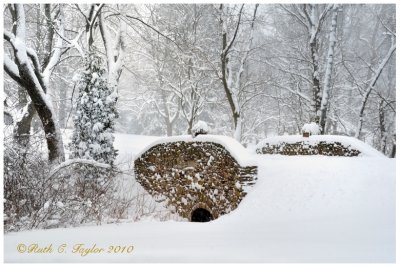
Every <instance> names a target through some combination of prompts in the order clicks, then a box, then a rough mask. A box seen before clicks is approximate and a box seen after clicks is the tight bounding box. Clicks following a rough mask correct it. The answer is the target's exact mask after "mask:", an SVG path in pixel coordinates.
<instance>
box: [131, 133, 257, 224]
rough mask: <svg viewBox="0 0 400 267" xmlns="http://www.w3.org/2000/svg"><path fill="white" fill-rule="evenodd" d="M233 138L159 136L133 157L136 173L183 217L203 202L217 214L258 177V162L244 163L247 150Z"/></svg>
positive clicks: (225, 210) (231, 207)
mask: <svg viewBox="0 0 400 267" xmlns="http://www.w3.org/2000/svg"><path fill="white" fill-rule="evenodd" d="M230 139H231V138H226V137H217V136H207V135H199V136H197V137H195V138H192V137H191V136H175V137H169V138H161V139H159V140H157V141H156V142H155V143H153V144H152V145H150V146H149V148H147V149H146V150H145V151H144V152H143V153H141V154H139V155H138V156H137V158H136V159H135V167H134V168H135V174H136V179H137V181H138V182H139V183H140V184H141V185H142V186H143V187H144V188H145V189H146V190H147V191H148V192H149V193H150V194H151V195H153V196H154V197H155V198H156V199H157V200H159V201H165V203H166V205H168V206H170V207H172V208H173V209H175V211H176V212H177V213H178V214H179V215H181V216H182V217H184V218H188V219H189V220H191V217H192V212H193V211H194V210H196V209H197V208H202V209H206V210H207V211H209V212H210V213H211V215H212V218H213V219H216V218H218V217H219V216H221V215H223V214H226V213H229V212H230V211H232V210H234V209H236V207H237V206H238V204H239V203H240V201H241V200H242V199H243V197H244V196H245V195H246V188H247V187H248V186H250V185H252V184H254V182H255V180H256V174H257V167H255V166H249V165H241V164H240V163H242V162H244V159H243V157H244V156H245V154H240V153H241V152H243V153H245V151H246V150H245V149H244V148H243V147H242V146H241V145H240V144H239V143H238V142H237V141H235V140H233V139H232V140H233V141H234V142H233V141H232V140H230ZM246 153H247V152H246ZM237 158H238V159H240V163H239V161H238V160H237Z"/></svg>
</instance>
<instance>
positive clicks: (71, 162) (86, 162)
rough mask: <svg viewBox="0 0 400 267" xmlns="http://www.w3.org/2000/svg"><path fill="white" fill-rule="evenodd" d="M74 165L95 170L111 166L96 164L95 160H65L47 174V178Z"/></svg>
mask: <svg viewBox="0 0 400 267" xmlns="http://www.w3.org/2000/svg"><path fill="white" fill-rule="evenodd" d="M74 164H83V165H90V166H93V167H97V168H103V169H110V168H111V165H110V164H106V163H101V162H97V161H95V160H91V159H70V160H66V161H64V162H63V163H61V164H59V165H57V166H55V167H54V168H53V169H52V170H51V171H50V173H49V175H48V178H51V177H53V176H54V175H55V174H56V173H58V172H59V171H60V170H62V169H64V168H66V167H68V166H71V165H74Z"/></svg>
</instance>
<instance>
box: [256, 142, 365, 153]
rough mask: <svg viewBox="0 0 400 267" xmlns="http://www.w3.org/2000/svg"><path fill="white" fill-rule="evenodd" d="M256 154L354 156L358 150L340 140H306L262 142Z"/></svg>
mask: <svg viewBox="0 0 400 267" xmlns="http://www.w3.org/2000/svg"><path fill="white" fill-rule="evenodd" d="M256 152H257V154H280V155H289V156H292V155H324V156H342V157H356V156H358V155H359V154H360V151H358V150H357V149H353V148H350V147H347V146H344V145H343V144H341V143H340V142H327V141H320V142H318V143H315V144H310V143H308V142H307V141H300V142H295V143H287V142H282V143H280V144H274V145H270V144H268V143H266V144H264V145H263V146H262V147H260V148H257V150H256Z"/></svg>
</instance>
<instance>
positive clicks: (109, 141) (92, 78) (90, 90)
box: [71, 53, 118, 164]
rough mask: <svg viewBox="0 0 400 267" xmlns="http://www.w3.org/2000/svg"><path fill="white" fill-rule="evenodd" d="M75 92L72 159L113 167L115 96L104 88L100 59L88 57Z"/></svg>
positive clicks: (105, 85)
mask: <svg viewBox="0 0 400 267" xmlns="http://www.w3.org/2000/svg"><path fill="white" fill-rule="evenodd" d="M77 88H78V93H79V95H78V99H77V102H76V116H75V117H74V124H75V127H74V133H73V136H72V142H71V157H72V158H82V159H92V160H96V161H98V162H101V163H107V164H113V163H114V160H115V157H116V155H117V151H116V150H115V149H114V147H113V142H114V136H113V132H114V124H115V119H116V118H117V117H118V113H117V110H116V102H117V95H116V93H115V91H114V88H110V87H109V86H108V85H107V77H106V70H105V69H104V68H103V66H102V60H101V58H100V57H99V56H97V55H95V54H93V53H92V54H90V55H89V56H88V57H87V59H86V64H85V70H84V71H83V72H82V73H81V74H80V75H79V76H78V81H77Z"/></svg>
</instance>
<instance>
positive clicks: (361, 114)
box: [354, 39, 396, 138]
mask: <svg viewBox="0 0 400 267" xmlns="http://www.w3.org/2000/svg"><path fill="white" fill-rule="evenodd" d="M395 51H396V44H395V43H394V41H393V39H392V46H391V47H390V49H389V50H388V52H387V54H386V56H385V58H384V59H383V60H382V62H381V63H380V64H379V66H378V68H377V70H376V71H375V75H374V77H373V78H372V80H371V82H370V83H369V84H368V87H367V89H366V91H365V92H364V94H363V98H362V102H361V107H360V111H359V115H358V116H359V119H358V126H357V131H356V133H355V135H354V137H356V138H359V137H360V134H361V130H362V125H363V121H364V110H365V106H366V104H367V101H368V97H369V95H370V94H371V91H372V90H373V89H374V86H375V84H376V82H377V81H378V79H379V77H380V75H381V73H382V71H383V69H384V68H385V66H386V64H387V63H388V62H389V59H390V58H391V57H392V55H393V54H394V52H395Z"/></svg>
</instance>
